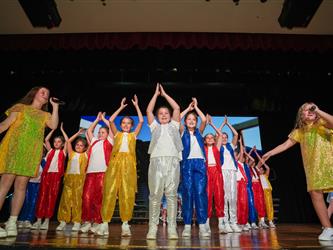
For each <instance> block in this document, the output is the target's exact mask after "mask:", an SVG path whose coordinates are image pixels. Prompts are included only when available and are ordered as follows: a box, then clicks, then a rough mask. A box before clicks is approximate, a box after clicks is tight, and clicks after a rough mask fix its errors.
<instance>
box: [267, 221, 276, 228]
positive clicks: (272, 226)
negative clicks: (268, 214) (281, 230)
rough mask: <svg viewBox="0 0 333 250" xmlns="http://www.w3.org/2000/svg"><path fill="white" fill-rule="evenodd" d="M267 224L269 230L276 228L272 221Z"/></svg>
mask: <svg viewBox="0 0 333 250" xmlns="http://www.w3.org/2000/svg"><path fill="white" fill-rule="evenodd" d="M268 224H269V227H270V228H276V226H275V224H274V222H273V221H270V222H269V223H268Z"/></svg>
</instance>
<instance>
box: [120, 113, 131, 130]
mask: <svg viewBox="0 0 333 250" xmlns="http://www.w3.org/2000/svg"><path fill="white" fill-rule="evenodd" d="M120 127H121V130H122V131H123V132H127V133H129V132H131V129H132V127H133V122H132V120H131V119H129V118H126V117H125V118H124V119H123V120H122V121H121V124H120Z"/></svg>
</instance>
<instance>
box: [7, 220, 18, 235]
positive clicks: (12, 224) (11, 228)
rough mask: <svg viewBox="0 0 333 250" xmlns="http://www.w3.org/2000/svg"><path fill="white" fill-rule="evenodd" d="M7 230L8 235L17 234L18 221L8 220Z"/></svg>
mask: <svg viewBox="0 0 333 250" xmlns="http://www.w3.org/2000/svg"><path fill="white" fill-rule="evenodd" d="M6 231H7V236H17V226H16V221H10V220H8V221H7V222H6Z"/></svg>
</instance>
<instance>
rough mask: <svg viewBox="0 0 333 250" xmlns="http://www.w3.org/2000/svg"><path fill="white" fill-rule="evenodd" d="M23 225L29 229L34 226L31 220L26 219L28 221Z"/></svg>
mask: <svg viewBox="0 0 333 250" xmlns="http://www.w3.org/2000/svg"><path fill="white" fill-rule="evenodd" d="M23 227H24V228H28V229H30V228H31V227H32V225H31V222H30V221H28V220H26V221H25V222H24V223H23Z"/></svg>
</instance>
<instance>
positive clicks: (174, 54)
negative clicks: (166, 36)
mask: <svg viewBox="0 0 333 250" xmlns="http://www.w3.org/2000/svg"><path fill="white" fill-rule="evenodd" d="M332 55H333V53H332V51H328V52H327V51H326V52H325V53H320V52H315V51H313V52H302V51H300V52H295V51H284V52H280V51H261V50H251V51H241V50H234V51H226V50H208V49H182V48H178V49H167V48H166V49H161V50H158V49H145V50H139V49H129V50H77V51H73V50H43V51H37V50H33V51H19V50H15V51H1V50H0V82H1V92H0V112H1V114H3V112H4V111H5V110H6V109H7V108H8V107H9V106H10V105H12V104H13V103H15V101H17V100H18V99H19V98H21V97H22V96H23V95H24V94H25V93H26V92H27V91H28V90H29V89H30V88H31V87H32V86H36V85H44V86H47V87H48V88H50V90H51V94H52V96H56V97H59V98H60V99H62V100H64V101H65V102H66V105H65V106H64V107H62V108H61V110H60V117H61V120H62V121H63V122H64V124H65V128H66V130H67V131H68V133H69V134H71V133H74V132H75V131H76V130H77V129H78V126H79V120H80V115H83V114H84V115H94V114H97V112H98V111H105V112H107V113H108V114H111V112H113V111H114V110H115V109H116V108H117V107H118V105H119V102H120V100H121V98H122V97H123V96H126V97H128V98H130V97H131V96H133V94H137V95H138V96H139V101H140V106H141V109H142V111H145V108H146V107H147V104H148V102H149V100H150V98H151V95H152V94H153V92H154V86H155V83H156V82H161V83H162V84H164V86H165V89H166V91H167V92H168V93H170V95H172V96H173V97H174V98H175V99H176V100H177V101H178V102H179V104H180V105H181V107H182V108H186V107H187V105H188V103H189V102H190V100H191V97H192V96H195V97H197V98H198V101H199V105H200V107H201V108H202V110H203V111H204V112H209V113H210V114H212V115H224V114H226V115H230V116H236V115H237V116H242V115H244V116H248V115H251V116H252V115H253V116H258V117H259V122H260V128H261V137H262V138H261V139H262V146H263V151H264V152H265V151H267V150H269V149H271V148H272V147H274V146H276V145H277V144H278V143H281V142H283V141H284V140H285V139H286V138H287V135H288V133H289V132H290V131H291V130H292V128H293V125H294V120H295V116H296V112H297V109H298V107H299V106H300V105H301V104H302V103H304V102H306V101H314V102H315V103H316V104H317V105H318V106H319V107H320V108H321V109H323V110H325V111H327V112H329V113H333V102H332V92H331V91H330V90H329V88H330V87H331V85H332V80H333V76H332V73H333V66H332V65H333V64H332V63H329V62H331V61H332ZM125 112H126V113H128V114H129V115H135V110H134V108H133V107H129V108H127V109H126V111H125ZM3 118H4V116H3ZM221 122H222V121H221ZM268 163H269V165H270V166H271V167H272V168H273V170H274V171H273V172H274V178H273V179H272V185H273V188H274V193H273V194H274V197H277V198H280V208H279V215H278V217H279V222H302V223H303V222H304V223H305V222H317V221H318V220H317V218H316V216H315V213H314V211H313V208H312V205H311V202H310V199H309V197H308V194H307V193H306V183H305V176H304V171H303V167H302V161H301V155H300V150H299V147H298V146H296V147H294V148H293V149H291V150H289V151H288V152H285V153H283V154H281V155H278V156H276V157H274V158H272V159H270V160H269V162H268Z"/></svg>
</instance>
